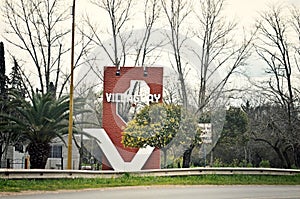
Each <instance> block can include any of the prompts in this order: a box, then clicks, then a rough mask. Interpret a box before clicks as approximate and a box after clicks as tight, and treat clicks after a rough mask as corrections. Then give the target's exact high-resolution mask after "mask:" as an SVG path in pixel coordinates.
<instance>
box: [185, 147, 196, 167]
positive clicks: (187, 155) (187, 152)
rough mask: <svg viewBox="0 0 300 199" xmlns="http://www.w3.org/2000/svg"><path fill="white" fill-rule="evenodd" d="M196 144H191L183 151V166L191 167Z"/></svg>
mask: <svg viewBox="0 0 300 199" xmlns="http://www.w3.org/2000/svg"><path fill="white" fill-rule="evenodd" d="M194 147H195V145H194V144H192V145H190V147H189V148H187V149H186V150H185V151H184V153H183V163H182V168H189V167H190V162H191V155H192V152H193V149H194Z"/></svg>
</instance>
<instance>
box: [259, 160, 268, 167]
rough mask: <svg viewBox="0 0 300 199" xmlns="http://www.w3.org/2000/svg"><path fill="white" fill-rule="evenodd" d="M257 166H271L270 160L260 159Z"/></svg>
mask: <svg viewBox="0 0 300 199" xmlns="http://www.w3.org/2000/svg"><path fill="white" fill-rule="evenodd" d="M259 167H263V168H270V167H271V165H270V161H269V160H262V161H261V162H260V163H259Z"/></svg>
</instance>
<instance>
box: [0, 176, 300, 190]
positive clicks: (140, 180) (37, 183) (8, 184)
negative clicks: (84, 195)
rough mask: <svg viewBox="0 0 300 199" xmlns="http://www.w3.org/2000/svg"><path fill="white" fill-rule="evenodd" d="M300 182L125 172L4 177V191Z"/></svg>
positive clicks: (0, 183) (295, 180) (299, 179)
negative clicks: (111, 175) (117, 174)
mask: <svg viewBox="0 0 300 199" xmlns="http://www.w3.org/2000/svg"><path fill="white" fill-rule="evenodd" d="M264 184H265V185H300V175H295V176H266V175H199V176H181V177H178V176H177V177H157V176H156V177H154V176H149V177H138V176H134V175H127V174H124V175H123V176H122V177H119V178H93V179H85V178H76V179H52V180H27V179H23V180H5V179H0V190H1V191H0V192H20V191H28V190H45V191H54V190H61V189H64V190H79V189H86V188H101V187H120V186H149V185H264Z"/></svg>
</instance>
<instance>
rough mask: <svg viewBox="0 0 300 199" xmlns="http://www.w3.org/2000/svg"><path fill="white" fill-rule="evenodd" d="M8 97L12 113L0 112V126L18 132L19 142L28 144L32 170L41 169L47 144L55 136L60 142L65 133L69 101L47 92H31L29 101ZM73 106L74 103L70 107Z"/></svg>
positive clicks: (46, 152) (43, 164)
mask: <svg viewBox="0 0 300 199" xmlns="http://www.w3.org/2000/svg"><path fill="white" fill-rule="evenodd" d="M12 97H13V98H12V100H11V102H10V103H11V105H10V106H14V107H15V109H14V114H13V115H12V114H9V113H1V114H0V117H1V118H5V119H6V120H5V121H6V122H4V123H1V127H2V129H6V130H10V131H13V132H18V137H19V139H22V140H24V141H26V142H27V143H28V146H27V150H28V153H29V155H30V164H31V167H32V168H44V167H45V165H46V161H47V158H48V156H49V151H50V142H51V141H52V140H53V139H54V138H57V137H58V138H60V139H61V140H62V141H63V137H62V136H63V135H64V134H67V133H68V124H69V122H68V119H69V99H68V97H62V98H59V99H55V98H54V97H53V95H52V94H51V93H50V94H46V95H44V94H37V93H33V95H32V98H31V100H30V101H27V100H25V99H24V98H19V95H18V94H17V95H15V96H12ZM82 103H83V102H81V104H82ZM77 106H78V104H76V106H74V107H77ZM76 112H77V113H80V111H76ZM16 115H17V116H16ZM74 129H75V128H74Z"/></svg>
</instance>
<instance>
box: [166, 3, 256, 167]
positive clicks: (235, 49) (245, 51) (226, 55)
mask: <svg viewBox="0 0 300 199" xmlns="http://www.w3.org/2000/svg"><path fill="white" fill-rule="evenodd" d="M166 2H169V6H167V3H166ZM224 2H225V0H221V1H217V0H203V1H201V2H200V4H196V3H195V4H194V5H193V9H194V13H195V16H196V21H193V22H194V24H197V25H194V27H193V28H194V30H195V31H194V35H190V36H196V37H197V40H198V41H200V43H201V48H200V49H195V48H193V47H190V48H189V49H190V51H191V53H193V54H194V55H195V57H197V59H198V60H199V63H200V65H199V66H196V67H197V72H198V74H199V81H198V82H195V83H196V88H195V89H196V90H197V91H196V93H197V97H194V99H195V104H196V105H197V108H196V111H195V115H199V114H201V113H202V112H203V110H205V108H206V109H209V108H211V106H210V105H209V104H211V103H212V102H213V101H216V100H217V99H219V98H220V96H221V94H222V92H224V89H225V86H226V84H227V83H228V80H229V78H230V77H231V76H232V75H233V74H234V73H235V72H236V71H237V70H238V68H239V67H240V66H243V65H245V63H246V60H247V58H248V57H249V55H250V50H251V41H252V40H253V34H251V35H250V38H246V37H244V38H241V39H243V40H242V42H240V44H238V41H235V40H234V38H235V37H234V33H235V29H236V27H237V23H235V22H228V21H226V19H225V17H224V14H223V9H224ZM162 5H163V8H164V10H165V13H166V15H167V18H168V22H169V25H170V29H171V32H172V33H171V34H172V36H171V38H170V42H171V45H172V46H173V51H174V52H173V53H174V57H175V60H176V62H175V63H176V72H177V73H178V76H179V81H180V86H181V95H182V102H183V106H184V107H185V108H187V107H188V94H189V92H188V90H189V89H188V85H187V84H186V79H185V76H186V73H185V72H186V71H185V65H184V62H183V61H182V56H181V54H182V53H183V52H182V47H183V46H185V45H187V44H186V43H185V41H186V40H187V37H188V35H187V34H186V32H184V29H183V22H184V20H186V19H187V17H188V16H189V15H190V14H191V12H192V10H191V9H192V8H191V7H187V6H188V4H187V2H185V1H183V0H170V1H162ZM199 11H200V12H199ZM191 19H193V18H191ZM185 30H190V29H187V28H186V27H185ZM180 34H181V37H180ZM182 35H185V37H184V38H183V37H182ZM221 71H222V72H223V73H224V71H226V74H225V75H224V76H223V77H222V78H220V79H216V74H218V73H219V72H221ZM194 110H195V109H194ZM193 147H194V146H193V145H191V147H190V148H187V149H186V151H185V153H184V163H183V166H184V167H188V166H189V163H190V156H191V153H192V150H193Z"/></svg>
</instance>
